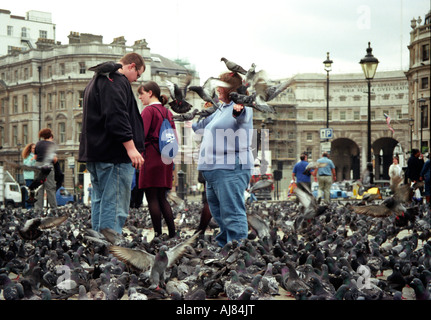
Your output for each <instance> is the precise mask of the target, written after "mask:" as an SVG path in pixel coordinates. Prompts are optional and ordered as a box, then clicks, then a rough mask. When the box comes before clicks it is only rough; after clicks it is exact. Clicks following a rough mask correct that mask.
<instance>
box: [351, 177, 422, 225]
mask: <svg viewBox="0 0 431 320" xmlns="http://www.w3.org/2000/svg"><path fill="white" fill-rule="evenodd" d="M401 179H402V178H401V177H394V178H393V179H392V180H393V183H392V184H391V189H392V191H393V193H394V195H393V196H391V197H389V198H386V199H385V200H383V201H382V202H381V203H380V204H373V205H367V206H352V207H351V208H352V210H353V211H354V212H356V213H358V214H364V215H367V216H371V217H378V218H386V217H389V216H391V215H392V214H394V213H395V214H396V216H401V215H403V213H404V212H405V211H406V210H407V209H406V207H405V206H404V204H405V203H407V202H410V201H411V197H412V194H413V192H412V190H413V189H412V187H410V186H409V185H407V184H401V185H400V184H399V181H400V180H401Z"/></svg>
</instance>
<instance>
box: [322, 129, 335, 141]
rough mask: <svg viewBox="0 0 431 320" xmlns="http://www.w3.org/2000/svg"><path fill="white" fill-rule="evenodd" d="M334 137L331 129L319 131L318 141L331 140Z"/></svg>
mask: <svg viewBox="0 0 431 320" xmlns="http://www.w3.org/2000/svg"><path fill="white" fill-rule="evenodd" d="M333 137H334V131H333V130H332V128H323V129H320V139H332V138H333Z"/></svg>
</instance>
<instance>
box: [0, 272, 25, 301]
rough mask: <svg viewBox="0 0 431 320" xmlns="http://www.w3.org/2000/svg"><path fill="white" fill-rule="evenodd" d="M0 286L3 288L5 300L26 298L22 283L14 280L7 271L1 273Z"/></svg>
mask: <svg viewBox="0 0 431 320" xmlns="http://www.w3.org/2000/svg"><path fill="white" fill-rule="evenodd" d="M0 288H2V289H3V298H4V299H5V300H21V299H22V298H24V288H23V286H22V284H21V283H19V282H14V281H12V280H11V279H9V277H8V276H7V274H5V273H1V274H0Z"/></svg>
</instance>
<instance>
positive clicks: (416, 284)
mask: <svg viewBox="0 0 431 320" xmlns="http://www.w3.org/2000/svg"><path fill="white" fill-rule="evenodd" d="M410 287H412V288H413V290H414V291H415V296H416V300H431V292H430V285H429V283H428V284H427V285H426V286H424V284H423V283H422V281H421V280H420V279H418V278H414V279H413V280H412V281H411V282H410Z"/></svg>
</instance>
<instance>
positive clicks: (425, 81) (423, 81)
mask: <svg viewBox="0 0 431 320" xmlns="http://www.w3.org/2000/svg"><path fill="white" fill-rule="evenodd" d="M421 89H428V77H425V78H422V79H421Z"/></svg>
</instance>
